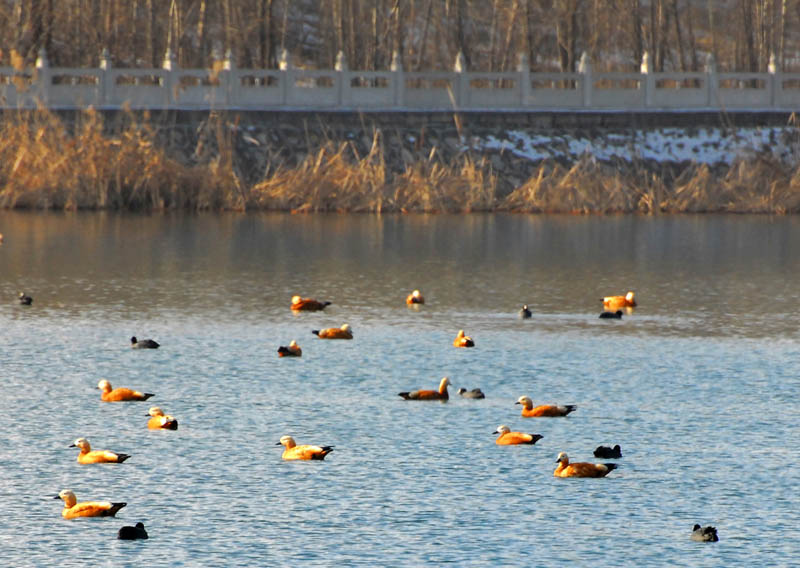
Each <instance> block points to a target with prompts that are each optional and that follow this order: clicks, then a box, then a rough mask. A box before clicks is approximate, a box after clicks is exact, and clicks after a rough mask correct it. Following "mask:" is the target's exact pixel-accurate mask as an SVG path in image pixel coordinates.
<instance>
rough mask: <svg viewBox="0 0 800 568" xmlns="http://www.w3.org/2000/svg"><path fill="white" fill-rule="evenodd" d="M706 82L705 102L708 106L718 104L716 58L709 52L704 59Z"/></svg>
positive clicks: (716, 105)
mask: <svg viewBox="0 0 800 568" xmlns="http://www.w3.org/2000/svg"><path fill="white" fill-rule="evenodd" d="M705 70H706V82H707V83H708V96H707V99H706V101H707V103H708V106H709V107H710V108H715V107H718V106H719V77H718V76H717V60H716V59H714V54H713V53H709V54H708V58H707V59H706V69H705Z"/></svg>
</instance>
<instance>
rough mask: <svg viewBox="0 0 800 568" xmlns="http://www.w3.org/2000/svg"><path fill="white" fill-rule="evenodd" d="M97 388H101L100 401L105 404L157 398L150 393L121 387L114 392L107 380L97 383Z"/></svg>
mask: <svg viewBox="0 0 800 568" xmlns="http://www.w3.org/2000/svg"><path fill="white" fill-rule="evenodd" d="M97 388H99V389H100V391H101V393H100V400H102V401H104V402H126V401H136V400H147V399H148V398H150V397H151V396H155V395H154V394H153V393H150V392H139V391H136V390H131V389H127V388H125V387H119V388H116V389H113V390H112V389H111V383H109V382H108V381H107V380H105V379H103V380H102V381H100V382H99V383H97Z"/></svg>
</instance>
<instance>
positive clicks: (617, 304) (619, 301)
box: [603, 292, 636, 310]
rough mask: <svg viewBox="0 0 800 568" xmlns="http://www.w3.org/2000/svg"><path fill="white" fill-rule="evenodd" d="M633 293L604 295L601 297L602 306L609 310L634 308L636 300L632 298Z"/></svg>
mask: <svg viewBox="0 0 800 568" xmlns="http://www.w3.org/2000/svg"><path fill="white" fill-rule="evenodd" d="M633 295H634V294H633V292H628V293H627V294H625V295H624V296H605V297H604V298H603V307H604V308H607V309H609V310H618V309H619V308H635V307H636V300H634V299H633Z"/></svg>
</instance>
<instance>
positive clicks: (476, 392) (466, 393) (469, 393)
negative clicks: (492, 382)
mask: <svg viewBox="0 0 800 568" xmlns="http://www.w3.org/2000/svg"><path fill="white" fill-rule="evenodd" d="M458 394H460V395H461V396H463V397H464V398H486V395H485V394H483V391H482V390H481V389H472V390H467V389H465V388H464V387H461V388H460V389H458Z"/></svg>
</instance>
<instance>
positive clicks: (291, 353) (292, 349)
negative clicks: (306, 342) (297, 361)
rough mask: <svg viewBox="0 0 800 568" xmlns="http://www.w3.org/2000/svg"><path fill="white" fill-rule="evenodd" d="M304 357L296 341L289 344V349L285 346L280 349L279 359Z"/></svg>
mask: <svg viewBox="0 0 800 568" xmlns="http://www.w3.org/2000/svg"><path fill="white" fill-rule="evenodd" d="M302 355H303V350H302V349H300V346H299V345H298V344H297V342H296V341H295V340H294V339H292V341H291V342H290V343H289V347H286V346H285V345H281V346H280V347H278V357H300V356H302Z"/></svg>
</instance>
